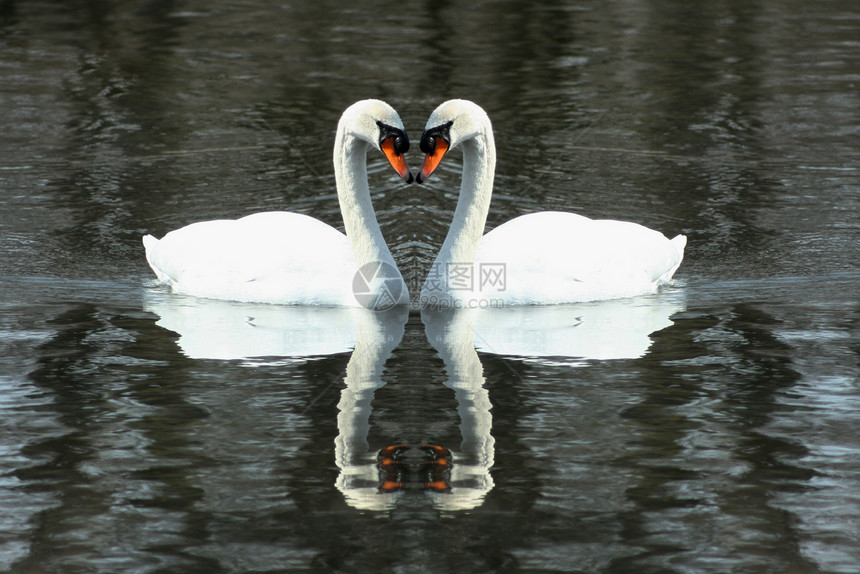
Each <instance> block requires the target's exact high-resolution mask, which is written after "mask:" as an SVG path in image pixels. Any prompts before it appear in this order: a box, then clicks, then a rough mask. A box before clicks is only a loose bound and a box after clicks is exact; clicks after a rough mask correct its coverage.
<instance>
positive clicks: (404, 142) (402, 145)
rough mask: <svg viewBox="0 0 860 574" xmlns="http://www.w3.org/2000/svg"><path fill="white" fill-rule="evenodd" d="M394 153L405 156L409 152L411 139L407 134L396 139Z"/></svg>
mask: <svg viewBox="0 0 860 574" xmlns="http://www.w3.org/2000/svg"><path fill="white" fill-rule="evenodd" d="M394 151H396V152H397V153H399V154H404V153H406V152H408V151H409V138H407V137H406V134H403V135H399V136H396V137H395V138H394Z"/></svg>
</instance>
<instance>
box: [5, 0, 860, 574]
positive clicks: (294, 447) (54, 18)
mask: <svg viewBox="0 0 860 574" xmlns="http://www.w3.org/2000/svg"><path fill="white" fill-rule="evenodd" d="M345 6H346V7H345ZM0 42H2V51H0V78H2V82H0V117H2V129H0V153H2V155H0V571H10V572H16V573H18V572H21V573H40V572H51V573H63V574H65V573H78V572H81V573H83V572H87V573H89V572H98V573H114V572H165V573H166V572H171V573H173V572H183V573H184V572H187V573H195V572H199V573H221V572H224V573H226V572H242V573H244V572H258V573H262V572H272V573H274V572H402V573H412V572H432V573H435V572H440V573H442V572H469V573H474V572H529V573H544V572H545V573H549V572H607V573H608V572H613V573H627V572H637V573H651V572H653V573H657V572H660V573H664V572H671V573H681V572H685V573H686V572H721V573H722V572H739V573H791V574H796V573H815V572H834V573H835V572H839V573H856V572H858V571H860V432H858V430H860V383H858V378H860V364H858V363H860V296H858V293H860V249H858V242H860V217H858V214H860V6H858V4H857V2H855V1H853V0H833V1H828V2H803V1H800V0H786V1H779V2H755V1H753V2H750V1H745V2H731V1H728V2H722V1H718V2H708V3H701V2H695V3H690V2H682V1H671V0H667V1H653V2H647V1H642V0H621V1H618V2H602V1H601V2H598V1H583V2H548V1H547V2H540V1H538V2H535V1H528V2H520V1H514V0H511V1H508V2H456V1H453V2H428V3H392V2H362V3H352V4H350V3H342V2H326V1H316V2H289V1H284V2H272V3H265V2H262V1H259V0H256V1H255V0H248V1H246V2H232V3H228V2H221V3H211V2H199V1H189V2H179V1H164V2H143V1H131V2H110V1H103V2H79V1H72V2H47V1H46V2H38V1H35V2H16V1H14V0H12V1H6V2H2V3H0ZM367 97H377V98H382V99H385V100H386V101H388V102H389V103H391V104H392V105H393V106H394V107H395V108H397V109H398V110H399V112H400V114H401V116H402V117H403V120H404V123H405V124H406V127H407V129H408V130H409V132H410V135H411V137H412V139H413V141H416V140H417V138H418V137H419V135H420V132H421V129H422V128H423V126H424V122H425V121H426V118H427V116H428V115H429V113H430V112H431V111H432V109H433V108H434V107H435V106H436V105H438V104H439V103H440V102H442V101H443V100H445V99H448V98H452V97H465V98H469V99H473V100H475V101H477V102H478V103H480V104H481V105H482V106H484V107H485V109H486V110H487V111H488V113H489V114H490V117H491V118H492V119H493V121H494V127H495V132H496V138H497V147H498V150H499V165H498V177H497V183H496V193H495V196H494V200H493V204H492V208H491V213H490V217H489V221H488V223H489V225H490V226H495V225H498V224H499V223H501V222H503V221H505V220H507V219H509V218H511V217H514V216H516V215H519V214H523V213H529V212H532V211H538V210H544V209H560V210H568V211H576V212H579V213H582V214H585V215H589V216H593V217H600V218H617V219H630V220H635V221H638V222H640V223H643V224H645V225H648V226H650V227H653V228H656V229H659V230H661V231H663V232H664V233H666V234H667V235H670V236H671V235H674V234H677V233H684V234H686V235H687V236H688V238H689V244H688V248H687V254H686V259H685V261H684V263H683V265H682V266H681V269H680V271H679V272H678V275H677V282H676V284H675V285H674V286H672V287H671V288H668V289H666V290H664V291H663V292H661V293H660V294H658V295H655V296H649V297H641V298H638V299H635V300H631V301H621V302H611V303H601V304H591V305H580V306H571V307H565V308H559V309H553V310H551V311H546V310H541V309H531V310H514V311H512V312H505V313H498V314H496V315H494V316H492V317H488V316H486V315H484V316H481V315H480V314H471V315H470V314H467V313H457V314H454V313H436V314H433V313H424V314H423V315H422V314H420V313H417V312H412V313H408V312H407V311H405V310H396V309H395V310H393V311H391V312H388V313H382V314H373V313H369V312H360V311H358V310H355V311H344V310H336V309H328V310H325V309H316V310H314V309H310V310H309V309H289V308H278V307H267V306H251V305H236V304H229V303H220V302H213V301H200V300H195V299H192V298H183V297H178V296H173V295H171V294H169V293H167V292H165V291H164V290H163V289H161V288H159V287H156V286H154V285H153V281H152V279H153V278H152V275H151V272H150V270H149V269H148V267H147V266H146V263H145V260H144V257H143V249H142V246H141V244H140V237H141V235H143V234H144V233H153V234H155V235H158V236H160V235H163V234H164V233H166V232H167V231H169V230H171V229H174V228H177V227H180V226H182V225H185V224H187V223H190V222H193V221H198V220H205V219H214V218H222V217H238V216H242V215H245V214H248V213H252V212H255V211H262V210H269V209H289V210H292V211H300V212H304V213H309V214H311V215H313V216H315V217H318V218H320V219H322V220H324V221H326V222H329V223H331V224H334V225H338V224H339V223H340V215H339V211H338V206H337V200H336V197H335V194H334V183H333V176H332V167H331V147H332V144H333V139H334V129H335V125H336V122H337V119H338V117H339V115H340V113H341V111H342V110H343V109H344V108H345V107H346V106H348V105H349V104H351V103H352V102H354V101H355V100H358V99H362V98H367ZM369 159H370V161H371V186H372V189H373V190H374V203H375V205H376V206H377V209H378V211H379V218H380V221H381V225H382V228H383V232H384V233H385V235H386V237H387V239H388V240H389V243H390V244H391V245H392V248H393V251H394V253H395V257H396V258H397V260H398V262H399V264H400V265H401V266H402V268H403V269H404V270H405V271H406V273H407V275H409V277H410V278H411V279H414V280H417V278H418V277H419V275H420V270H421V269H422V267H424V266H426V264H427V263H428V262H429V261H430V259H431V258H432V255H433V253H434V250H435V249H436V248H437V247H438V245H439V244H440V243H441V240H442V237H443V236H444V233H445V230H446V228H447V225H448V222H449V219H450V216H451V214H452V212H453V207H454V201H455V199H456V189H457V186H458V177H459V173H458V167H459V164H458V162H459V157H458V156H457V155H456V154H455V155H454V157H452V158H451V159H450V160H448V161H449V163H447V164H445V165H443V168H441V169H440V171H439V172H438V175H434V178H433V179H432V180H431V181H430V182H429V183H428V184H426V185H424V186H421V187H418V186H405V185H403V184H402V183H400V182H399V181H398V180H397V178H396V176H395V175H394V174H393V173H391V171H390V170H389V169H388V168H387V166H386V165H385V164H384V160H383V159H382V158H381V156H380V157H377V156H371V157H370V158H369ZM409 159H410V162H411V163H412V164H413V166H414V165H417V164H418V162H419V160H420V158H419V154H418V153H417V146H416V147H415V148H413V151H412V152H410V155H409ZM475 345H477V349H478V350H477V351H476V350H475ZM353 349H355V351H353ZM402 444H407V445H409V447H402V448H400V449H399V450H396V449H395V450H390V451H387V452H388V454H389V455H390V456H389V460H388V462H385V461H384V460H383V459H384V458H385V457H378V456H377V455H378V453H379V452H380V451H381V450H383V449H385V448H386V447H388V446H391V445H402ZM421 445H437V446H439V447H443V448H437V449H435V450H434V449H432V448H431V447H423V448H422V446H421ZM444 449H448V450H449V451H450V453H451V454H450V459H449V458H448V455H447V454H446V453H445V450H444ZM395 455H396V456H395ZM449 462H451V463H453V464H452V465H450V464H448V463H449ZM449 467H450V468H449ZM386 480H388V481H389V482H392V483H393V482H398V481H399V482H402V483H403V488H401V489H397V488H392V489H390V490H385V489H380V485H382V484H384V482H385V481H386ZM425 483H430V486H426V485H425ZM434 484H435V486H436V488H433V485H434Z"/></svg>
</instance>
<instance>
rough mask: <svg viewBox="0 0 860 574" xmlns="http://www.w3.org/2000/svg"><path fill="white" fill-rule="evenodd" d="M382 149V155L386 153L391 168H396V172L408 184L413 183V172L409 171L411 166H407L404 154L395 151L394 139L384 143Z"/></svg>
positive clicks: (391, 138)
mask: <svg viewBox="0 0 860 574" xmlns="http://www.w3.org/2000/svg"><path fill="white" fill-rule="evenodd" d="M380 147H381V148H382V153H384V154H385V157H386V158H388V163H390V164H391V167H393V168H394V171H396V172H397V175H399V176H400V177H401V178H402V179H403V181H405V182H406V183H412V172H411V171H410V170H409V166H408V165H406V160H405V159H404V158H403V154H400V153H397V152H396V151H394V138H393V137H390V138H388V139H387V140H385V141H383V142H382V145H381V146H380Z"/></svg>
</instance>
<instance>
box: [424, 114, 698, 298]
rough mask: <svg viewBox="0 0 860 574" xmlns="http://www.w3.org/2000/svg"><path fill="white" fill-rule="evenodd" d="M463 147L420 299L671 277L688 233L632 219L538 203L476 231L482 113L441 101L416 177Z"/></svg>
mask: <svg viewBox="0 0 860 574" xmlns="http://www.w3.org/2000/svg"><path fill="white" fill-rule="evenodd" d="M457 146H462V148H463V180H462V183H461V186H460V197H459V199H458V201H457V207H456V210H455V211H454V219H453V221H452V223H451V228H450V229H449V231H448V236H447V237H446V238H445V242H444V243H443V245H442V248H441V250H440V251H439V255H438V256H437V258H436V262H435V263H434V264H433V267H432V269H431V272H430V274H429V275H428V277H427V279H426V281H425V283H424V286H423V288H422V290H421V303H422V304H424V305H431V306H432V305H440V306H452V307H457V308H461V307H462V308H468V307H476V306H480V307H483V306H506V305H528V304H545V305H549V304H560V303H579V302H585V301H597V300H603V299H618V298H624V297H632V296H636V295H641V294H644V293H650V292H653V291H655V290H656V289H657V287H658V286H660V285H662V284H664V283H666V282H667V281H669V279H671V277H672V275H673V274H674V273H675V270H676V269H677V268H678V266H679V265H680V264H681V260H682V259H683V256H684V246H685V245H686V243H687V238H686V237H684V236H683V235H679V236H677V237H675V238H674V239H672V240H669V239H667V238H666V237H665V236H664V235H663V234H662V233H659V232H657V231H654V230H651V229H648V228H647V227H643V226H641V225H638V224H636V223H629V222H625V221H614V220H592V219H588V218H587V217H583V216H581V215H576V214H573V213H562V212H553V211H546V212H540V213H532V214H529V215H523V216H520V217H517V218H515V219H512V220H510V221H508V222H506V223H504V224H502V225H500V226H499V227H497V228H495V229H493V230H492V231H490V232H489V233H487V234H486V235H483V237H482V234H483V231H484V224H485V222H486V219H487V211H488V209H489V206H490V196H491V195H492V191H493V175H494V171H495V165H496V148H495V143H494V141H493V129H492V126H491V124H490V119H489V118H488V117H487V114H486V112H484V110H483V109H482V108H481V107H480V106H478V105H477V104H474V103H473V102H470V101H467V100H449V101H447V102H445V103H443V104H442V105H440V106H439V107H438V108H436V110H435V111H434V112H433V113H432V114H431V116H430V119H429V120H428V121H427V125H426V127H425V130H424V134H423V135H422V136H421V151H422V152H424V153H426V154H427V155H426V156H425V159H424V163H423V165H422V167H421V171H420V173H419V174H418V176H417V180H418V182H419V183H421V182H422V181H424V180H426V179H427V178H428V177H429V176H430V174H431V173H432V172H433V170H435V169H436V167H437V166H438V165H439V162H440V161H441V160H442V157H443V156H444V155H445V153H446V152H447V151H448V150H449V149H451V148H454V147H457Z"/></svg>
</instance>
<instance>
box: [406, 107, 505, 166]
mask: <svg viewBox="0 0 860 574" xmlns="http://www.w3.org/2000/svg"><path fill="white" fill-rule="evenodd" d="M480 135H485V136H487V135H489V136H490V137H492V124H491V123H490V118H489V117H488V116H487V112H485V111H484V109H483V108H481V106H479V105H478V104H476V103H474V102H470V101H469V100H448V101H447V102H444V103H443V104H440V105H439V107H437V108H436V109H435V110H433V113H432V114H430V118H429V119H428V120H427V125H426V126H424V133H423V134H422V135H421V151H422V152H424V153H425V154H426V155H425V157H424V163H423V164H422V165H421V170H420V171H419V172H418V176H417V177H416V179H417V180H418V183H422V182H423V181H424V180H426V179H427V178H428V177H430V174H431V173H433V171H435V169H436V168H437V167H438V166H439V163H440V162H441V161H442V158H443V157H444V156H445V154H446V153H447V152H448V150H450V149H452V148H455V147H457V146H458V145H460V144H461V143H463V142H464V141H466V140H469V139H472V138H475V137H477V136H480Z"/></svg>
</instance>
